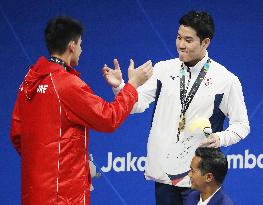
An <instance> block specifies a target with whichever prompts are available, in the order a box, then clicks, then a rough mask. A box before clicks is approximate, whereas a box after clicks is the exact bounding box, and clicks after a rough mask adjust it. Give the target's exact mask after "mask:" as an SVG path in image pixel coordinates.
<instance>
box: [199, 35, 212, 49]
mask: <svg viewBox="0 0 263 205" xmlns="http://www.w3.org/2000/svg"><path fill="white" fill-rule="evenodd" d="M210 42H211V40H210V38H205V39H204V40H202V42H201V45H202V46H203V47H204V49H207V48H208V46H209V45H210Z"/></svg>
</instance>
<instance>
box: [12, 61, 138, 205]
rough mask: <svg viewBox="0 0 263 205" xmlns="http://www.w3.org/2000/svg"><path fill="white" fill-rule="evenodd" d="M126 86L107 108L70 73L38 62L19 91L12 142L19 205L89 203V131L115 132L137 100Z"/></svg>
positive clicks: (72, 71)
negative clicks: (18, 160)
mask: <svg viewBox="0 0 263 205" xmlns="http://www.w3.org/2000/svg"><path fill="white" fill-rule="evenodd" d="M137 99H138V96H137V91H136V90H135V88H134V87H132V86H131V85H130V84H127V85H126V86H125V87H124V89H122V91H121V92H120V93H119V94H118V95H117V96H116V98H115V100H114V101H113V102H111V103H108V102H106V101H104V100H103V99H102V98H100V97H98V96H97V95H95V94H94V93H93V92H92V90H91V89H90V88H89V86H88V85H87V84H85V83H84V82H83V81H82V80H81V79H80V78H79V77H78V73H77V72H76V71H75V70H74V69H73V68H72V69H70V70H69V71H66V70H65V69H64V68H63V67H62V66H61V65H59V64H56V63H53V62H49V61H48V60H47V59H46V58H44V57H41V58H40V59H39V60H38V61H37V62H36V64H35V65H34V66H32V67H31V68H30V70H29V72H28V74H27V75H26V77H25V80H24V81H23V83H22V85H21V86H20V89H19V94H18V98H17V101H16V103H15V107H14V111H13V116H12V127H11V141H12V143H13V145H14V147H15V149H16V150H17V152H18V153H19V154H20V156H21V171H22V174H21V177H22V204H23V205H42V204H43V205H49V204H58V205H62V204H63V205H64V204H71V205H82V204H87V205H88V204H90V184H91V177H90V170H89V163H88V139H89V137H88V130H89V129H90V128H91V129H94V130H97V131H102V132H111V131H114V130H115V129H116V128H117V127H119V126H120V124H121V123H122V122H123V121H124V119H125V118H126V117H127V116H128V114H129V113H130V111H131V109H132V107H133V105H134V103H135V102H136V101H137Z"/></svg>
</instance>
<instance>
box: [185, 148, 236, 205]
mask: <svg viewBox="0 0 263 205" xmlns="http://www.w3.org/2000/svg"><path fill="white" fill-rule="evenodd" d="M227 164H228V163H227V158H226V156H225V155H224V154H223V153H222V152H221V151H220V150H219V149H217V148H208V147H199V148H197V150H196V151H195V156H194V158H193V159H192V162H191V166H190V168H191V170H190V172H189V174H188V175H189V177H190V179H191V183H192V189H195V190H194V191H192V192H191V193H190V195H189V196H188V199H187V203H186V205H233V202H232V200H231V199H230V198H229V197H228V196H227V195H226V194H224V192H223V190H222V187H221V186H222V183H223V181H224V178H225V176H226V174H227V170H228V166H227Z"/></svg>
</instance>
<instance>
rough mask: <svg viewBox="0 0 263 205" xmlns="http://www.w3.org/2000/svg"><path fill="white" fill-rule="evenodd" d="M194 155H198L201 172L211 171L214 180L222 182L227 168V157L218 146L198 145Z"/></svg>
mask: <svg viewBox="0 0 263 205" xmlns="http://www.w3.org/2000/svg"><path fill="white" fill-rule="evenodd" d="M195 156H197V157H200V158H201V161H200V163H199V169H200V171H201V174H202V175H204V174H206V173H212V174H213V176H214V178H215V181H216V182H218V183H220V184H222V183H223V181H224V179H225V176H226V174H227V170H228V163H227V158H226V156H225V155H224V153H223V152H222V151H221V150H220V149H219V148H208V147H199V148H197V149H196V151H195Z"/></svg>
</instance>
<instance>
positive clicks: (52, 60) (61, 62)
mask: <svg viewBox="0 0 263 205" xmlns="http://www.w3.org/2000/svg"><path fill="white" fill-rule="evenodd" d="M49 62H53V63H57V64H59V65H61V66H62V67H63V68H64V69H65V70H66V71H69V70H70V69H71V68H70V67H69V66H68V65H67V64H66V63H65V62H64V61H63V60H61V59H59V58H57V57H54V56H51V57H50V59H49Z"/></svg>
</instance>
